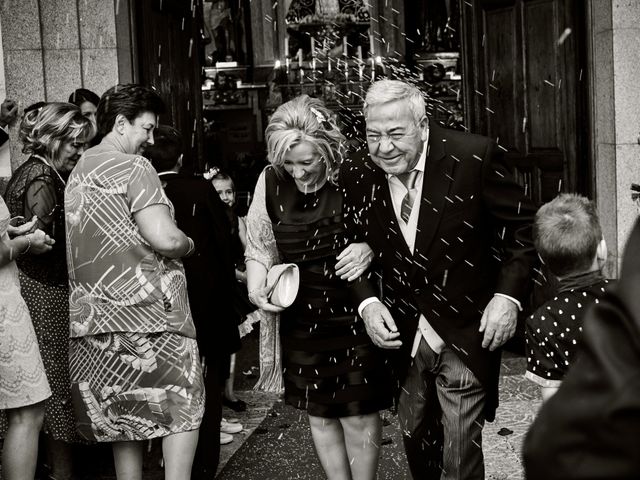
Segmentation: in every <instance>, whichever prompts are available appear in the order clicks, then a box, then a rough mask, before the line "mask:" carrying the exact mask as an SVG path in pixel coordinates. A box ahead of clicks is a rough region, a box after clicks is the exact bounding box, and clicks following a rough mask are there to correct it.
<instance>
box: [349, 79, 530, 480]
mask: <svg viewBox="0 0 640 480" xmlns="http://www.w3.org/2000/svg"><path fill="white" fill-rule="evenodd" d="M364 114H365V120H366V129H367V131H366V135H367V144H368V150H369V152H368V155H367V154H356V155H354V156H353V157H352V158H351V159H350V160H349V161H348V162H346V163H345V165H343V167H342V170H341V176H342V182H343V187H344V191H345V194H344V195H345V197H344V201H345V212H346V213H345V216H346V217H349V220H350V222H351V223H352V224H354V225H356V228H355V230H356V235H357V236H359V237H360V240H361V241H366V242H368V243H369V245H370V246H371V248H372V249H373V251H374V252H375V254H376V256H377V260H376V262H377V264H378V267H379V270H380V272H381V275H382V302H381V301H380V300H379V299H378V298H377V297H370V298H360V299H359V300H360V301H361V303H360V308H359V312H360V314H361V315H362V317H363V319H364V321H365V324H366V326H367V331H368V333H369V335H370V336H371V338H372V339H373V341H374V343H376V344H377V345H378V346H380V347H382V348H386V349H389V351H390V355H391V358H392V363H393V365H394V368H395V374H396V378H397V381H398V387H399V404H398V414H399V417H400V423H401V428H402V429H403V434H404V443H405V450H406V453H407V458H408V461H409V466H410V468H411V472H412V474H413V477H414V478H416V479H418V478H419V479H424V478H443V479H462V478H464V479H471V478H473V479H481V478H484V461H483V455H482V427H483V424H484V421H485V420H488V421H491V420H493V418H494V416H495V409H496V407H497V403H498V395H497V393H498V392H497V390H498V374H499V368H500V350H499V347H500V346H501V345H503V344H504V343H505V342H506V341H507V340H508V339H509V338H510V337H511V336H512V335H513V334H514V333H515V327H516V318H517V313H518V309H519V308H521V302H522V301H523V299H524V298H525V297H526V293H527V292H526V289H527V285H528V283H529V282H528V279H529V276H530V270H531V266H532V264H533V262H534V261H535V252H534V248H533V244H532V241H531V233H530V230H531V228H530V227H531V223H532V220H533V216H534V213H535V208H534V206H533V205H532V203H531V202H530V201H529V200H528V199H527V198H526V197H525V195H524V192H523V191H522V189H521V188H520V187H519V186H518V185H517V184H516V183H515V182H514V181H513V179H512V177H511V174H510V173H509V170H508V168H507V166H506V165H505V164H504V161H503V156H502V154H501V151H500V149H499V147H498V146H497V145H496V143H495V142H493V141H492V140H490V139H488V138H485V137H481V136H478V135H472V134H468V133H463V132H457V131H453V130H447V129H444V128H441V127H439V126H437V125H436V124H435V123H433V122H429V120H428V118H427V117H426V115H425V103H424V99H423V97H422V95H421V93H420V91H419V90H418V89H417V88H415V87H414V86H411V85H408V84H406V83H404V82H400V81H396V80H381V81H379V82H376V83H374V84H373V85H372V86H371V88H370V89H369V91H368V92H367V96H366V99H365V107H364Z"/></svg>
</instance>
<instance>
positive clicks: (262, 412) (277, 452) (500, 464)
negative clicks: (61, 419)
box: [76, 335, 540, 480]
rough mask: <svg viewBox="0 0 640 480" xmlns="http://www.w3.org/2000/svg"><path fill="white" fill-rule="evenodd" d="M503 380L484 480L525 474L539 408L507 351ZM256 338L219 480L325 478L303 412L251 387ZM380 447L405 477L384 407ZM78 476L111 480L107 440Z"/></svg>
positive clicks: (386, 470) (246, 357)
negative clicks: (524, 455) (242, 406)
mask: <svg viewBox="0 0 640 480" xmlns="http://www.w3.org/2000/svg"><path fill="white" fill-rule="evenodd" d="M504 357H505V358H504V360H503V363H502V371H501V379H500V382H501V383H500V407H499V409H498V412H497V415H496V420H495V421H494V422H492V423H487V424H486V426H485V429H484V436H483V449H484V452H485V465H486V478H488V479H494V480H517V479H523V478H524V476H523V472H522V464H521V460H520V450H521V445H522V441H523V438H524V435H525V433H526V431H527V429H528V427H529V425H530V424H531V422H532V421H533V418H534V417H535V414H536V411H537V409H538V408H539V406H540V400H539V392H538V389H537V388H536V387H535V386H534V385H533V384H531V382H529V381H527V380H525V379H524V369H525V361H524V359H523V358H521V357H516V356H514V355H512V354H506V355H505V356H504ZM256 365H257V335H252V336H250V337H249V338H247V339H245V341H244V343H243V350H242V352H241V355H240V356H239V358H238V361H237V368H236V372H237V378H236V390H237V394H238V396H239V397H240V398H242V399H243V400H245V401H246V402H247V405H248V409H247V411H246V412H242V413H236V412H233V411H231V410H229V409H228V408H226V407H225V408H224V411H223V415H224V416H225V417H226V418H237V419H238V420H239V421H240V422H241V423H242V425H243V426H244V430H243V431H242V432H241V433H238V434H236V435H234V441H233V442H232V443H230V444H229V445H224V446H223V447H222V451H221V461H220V468H219V472H218V475H217V477H216V478H218V479H219V480H236V479H238V480H240V479H242V480H280V479H282V480H289V479H309V480H315V479H323V478H325V477H324V475H323V472H322V469H321V467H320V465H319V462H318V459H317V457H316V454H315V451H314V449H313V443H312V440H311V435H310V432H309V427H308V424H307V419H306V415H305V414H304V413H302V412H300V411H299V410H296V409H294V408H292V407H290V406H287V405H285V404H284V402H283V401H282V399H281V397H280V396H279V395H275V394H267V393H264V392H255V391H253V390H252V388H251V387H252V386H253V384H254V383H255V381H256V377H257V375H256V370H257V367H256ZM383 419H384V425H385V426H384V430H383V448H382V455H381V462H380V468H379V474H378V478H380V479H385V480H386V479H394V480H395V479H397V480H402V479H410V478H411V476H410V474H409V473H408V467H407V464H406V459H405V455H404V451H403V447H402V439H401V436H400V432H399V429H398V426H397V417H396V416H394V415H393V414H392V413H391V412H389V411H385V412H383ZM76 453H77V454H78V455H77V457H78V458H77V460H78V464H79V465H78V466H79V467H80V468H79V470H81V471H82V475H81V476H79V477H78V478H79V479H81V480H115V474H114V470H113V461H112V458H111V453H110V448H109V446H108V445H92V446H86V447H79V451H76ZM160 459H161V448H160V442H157V441H156V442H153V443H151V442H150V443H149V445H148V450H147V453H146V455H145V468H144V472H145V473H144V478H145V480H160V479H163V478H164V475H163V470H162V467H161V464H160Z"/></svg>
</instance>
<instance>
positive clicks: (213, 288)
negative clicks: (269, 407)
mask: <svg viewBox="0 0 640 480" xmlns="http://www.w3.org/2000/svg"><path fill="white" fill-rule="evenodd" d="M154 136H155V143H154V144H153V145H150V146H148V147H146V148H145V156H147V157H148V158H149V159H150V160H151V163H152V164H153V166H154V168H155V169H156V170H157V171H158V175H159V176H160V180H162V185H163V187H164V190H165V193H166V194H167V197H169V200H171V203H172V204H173V206H174V209H175V218H176V223H177V224H178V228H180V229H181V230H182V231H183V232H185V233H186V234H187V235H188V236H189V237H191V238H192V239H193V241H194V244H195V252H194V254H193V255H192V256H191V257H189V258H184V259H183V263H184V270H185V274H186V277H187V292H188V295H189V305H190V306H191V314H192V315H193V323H194V325H195V327H196V338H197V341H198V349H199V351H200V355H201V357H202V365H203V368H204V369H205V390H206V394H207V400H206V405H205V412H204V417H203V419H202V425H201V426H200V436H199V439H198V447H197V449H196V454H195V459H194V464H193V473H192V478H194V479H200V478H213V477H214V476H215V474H216V469H217V466H218V461H219V458H220V421H221V420H222V398H221V396H220V392H221V390H220V389H221V386H222V385H224V378H225V377H224V374H225V372H226V371H228V368H225V367H223V366H221V362H222V361H223V359H228V358H229V355H230V354H231V353H233V352H235V351H237V350H238V349H239V348H240V334H239V332H238V320H239V318H238V314H237V313H235V311H234V309H233V301H232V299H233V296H234V295H236V294H237V291H236V290H234V288H233V286H234V284H235V282H236V280H235V266H234V264H233V255H232V253H231V251H232V247H231V242H232V239H231V225H230V223H229V220H228V218H227V214H226V212H225V207H224V204H223V203H222V201H221V200H220V196H219V195H218V193H217V192H216V191H215V189H214V188H213V185H211V183H210V182H209V181H207V180H205V179H203V178H201V177H200V178H198V177H194V176H192V175H184V174H181V173H180V169H181V167H182V139H181V135H180V133H179V132H178V131H177V130H176V129H174V128H171V127H168V126H162V125H161V126H159V127H158V128H157V129H156V131H155V132H154Z"/></svg>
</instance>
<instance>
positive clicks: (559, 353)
mask: <svg viewBox="0 0 640 480" xmlns="http://www.w3.org/2000/svg"><path fill="white" fill-rule="evenodd" d="M607 283H608V282H607V280H600V281H598V282H597V283H595V284H594V285H590V286H587V287H584V288H580V289H574V290H568V291H564V292H560V293H558V296H557V297H555V298H554V299H553V300H549V301H548V302H546V303H545V304H543V305H542V306H541V307H539V308H538V309H537V310H536V311H535V312H534V313H533V315H531V316H530V317H529V318H528V319H527V325H526V342H527V346H526V352H527V373H526V377H527V378H528V379H529V380H531V381H533V382H535V383H537V384H539V385H541V386H543V387H558V386H560V383H561V381H562V379H563V378H564V376H565V374H566V373H567V370H568V369H569V366H570V365H571V363H572V362H573V361H574V360H575V355H576V351H577V347H578V345H579V343H580V339H581V337H582V322H583V319H584V315H585V312H586V311H587V308H588V307H589V306H591V305H592V304H594V303H598V302H599V299H600V297H602V295H603V294H604V291H605V286H606V285H607Z"/></svg>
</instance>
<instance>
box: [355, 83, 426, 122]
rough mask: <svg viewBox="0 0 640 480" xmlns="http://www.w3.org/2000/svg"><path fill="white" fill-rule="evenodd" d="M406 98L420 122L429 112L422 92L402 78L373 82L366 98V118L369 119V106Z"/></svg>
mask: <svg viewBox="0 0 640 480" xmlns="http://www.w3.org/2000/svg"><path fill="white" fill-rule="evenodd" d="M398 100H404V101H406V102H407V105H408V107H409V110H411V113H412V114H413V118H414V119H415V121H416V124H419V123H420V122H421V121H422V119H423V118H424V117H425V115H426V114H427V110H426V106H425V101H424V97H423V96H422V92H420V90H419V89H418V88H417V87H416V86H414V85H411V84H409V83H405V82H402V81H400V80H387V79H384V80H378V81H377V82H375V83H373V84H372V85H371V86H370V87H369V90H367V95H366V96H365V99H364V107H363V111H364V118H365V120H366V119H367V114H368V112H369V108H371V107H372V106H373V105H381V104H383V103H389V102H396V101H398Z"/></svg>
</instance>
